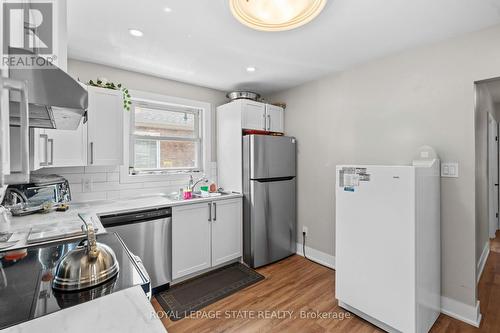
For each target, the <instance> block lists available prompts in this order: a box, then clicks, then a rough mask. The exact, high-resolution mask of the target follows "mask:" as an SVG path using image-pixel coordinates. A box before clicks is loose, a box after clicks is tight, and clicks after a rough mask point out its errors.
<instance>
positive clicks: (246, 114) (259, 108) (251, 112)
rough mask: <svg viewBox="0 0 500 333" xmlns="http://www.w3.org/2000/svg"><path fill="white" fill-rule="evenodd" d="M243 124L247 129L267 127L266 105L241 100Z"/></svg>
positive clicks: (263, 128)
mask: <svg viewBox="0 0 500 333" xmlns="http://www.w3.org/2000/svg"><path fill="white" fill-rule="evenodd" d="M241 113H242V119H241V121H242V124H241V127H243V128H245V129H255V130H265V129H266V105H265V104H263V103H259V102H252V101H242V102H241Z"/></svg>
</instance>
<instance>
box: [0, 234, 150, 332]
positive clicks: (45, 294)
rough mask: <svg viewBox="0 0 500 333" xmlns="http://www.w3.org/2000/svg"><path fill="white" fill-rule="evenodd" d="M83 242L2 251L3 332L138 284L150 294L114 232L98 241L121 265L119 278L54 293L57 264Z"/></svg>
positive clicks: (0, 315)
mask: <svg viewBox="0 0 500 333" xmlns="http://www.w3.org/2000/svg"><path fill="white" fill-rule="evenodd" d="M82 239H83V238H82ZM82 239H79V240H74V239H73V240H71V241H66V242H64V241H61V242H58V243H51V244H46V245H39V246H34V247H29V248H25V249H18V250H14V251H3V252H0V329H4V328H6V327H9V326H12V325H16V324H19V323H22V322H24V321H28V320H31V319H34V318H38V317H41V316H44V315H46V314H49V313H52V312H56V311H59V310H62V309H64V308H68V307H71V306H74V305H77V304H80V303H84V302H88V301H90V300H93V299H96V298H98V297H102V296H105V295H108V294H110V293H113V292H116V291H119V290H123V289H127V288H130V287H133V286H136V285H141V286H142V287H143V288H144V291H145V292H148V291H149V288H150V286H149V279H148V278H147V275H146V274H144V273H143V272H142V271H141V269H140V268H139V266H138V265H137V262H136V261H135V260H134V258H133V257H132V256H131V254H130V252H129V251H128V250H127V248H126V247H125V246H124V245H123V244H122V241H121V240H120V239H119V236H118V235H116V234H115V233H110V234H102V235H98V236H97V241H98V242H99V243H103V244H106V245H108V246H109V247H111V248H112V249H113V251H114V252H115V255H116V258H117V260H118V264H119V266H120V271H119V272H118V275H117V276H115V277H114V278H113V279H112V280H109V281H107V282H105V283H104V284H101V285H99V286H96V287H93V288H90V289H86V290H83V291H78V292H58V291H55V290H53V289H52V279H53V277H54V274H55V269H56V267H57V264H58V263H59V261H60V260H61V258H62V257H63V256H64V255H65V254H66V253H68V252H69V251H71V250H72V249H74V248H75V247H77V246H78V245H79V244H80V242H81V241H82Z"/></svg>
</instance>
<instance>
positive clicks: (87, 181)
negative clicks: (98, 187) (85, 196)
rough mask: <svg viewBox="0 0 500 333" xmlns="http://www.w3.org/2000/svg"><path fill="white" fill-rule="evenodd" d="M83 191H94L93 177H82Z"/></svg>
mask: <svg viewBox="0 0 500 333" xmlns="http://www.w3.org/2000/svg"><path fill="white" fill-rule="evenodd" d="M82 191H83V192H85V193H88V192H92V177H90V176H86V177H83V178H82Z"/></svg>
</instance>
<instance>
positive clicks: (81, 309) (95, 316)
mask: <svg viewBox="0 0 500 333" xmlns="http://www.w3.org/2000/svg"><path fill="white" fill-rule="evenodd" d="M4 332H5V333H25V332H51V333H63V332H73V333H88V332H109V333H114V332H116V333H122V332H131V333H132V332H133V333H135V332H151V333H165V332H167V330H166V329H165V327H164V326H163V324H162V323H161V320H160V319H159V318H158V316H156V312H155V310H154V308H153V306H152V305H151V303H150V302H149V300H148V299H147V298H146V295H145V294H144V291H143V290H142V288H141V287H140V286H136V287H133V288H129V289H125V290H121V291H119V292H116V293H113V294H111V295H108V296H106V297H99V298H97V299H95V300H93V301H89V302H86V303H82V304H79V305H76V306H73V307H70V308H67V309H65V310H63V311H58V312H54V313H51V314H49V315H47V316H43V317H40V318H36V319H34V320H30V321H27V322H24V323H21V324H19V325H16V326H12V327H9V328H7V329H5V330H3V331H2V333H4Z"/></svg>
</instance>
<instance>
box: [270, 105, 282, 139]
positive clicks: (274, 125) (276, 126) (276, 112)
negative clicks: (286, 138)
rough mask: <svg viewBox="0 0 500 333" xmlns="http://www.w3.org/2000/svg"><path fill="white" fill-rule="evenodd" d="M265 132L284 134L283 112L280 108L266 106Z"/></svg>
mask: <svg viewBox="0 0 500 333" xmlns="http://www.w3.org/2000/svg"><path fill="white" fill-rule="evenodd" d="M266 117H267V130H268V131H271V132H278V133H284V132H285V126H284V123H285V121H284V117H285V112H284V110H283V108H282V107H279V106H275V105H270V104H267V105H266Z"/></svg>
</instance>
